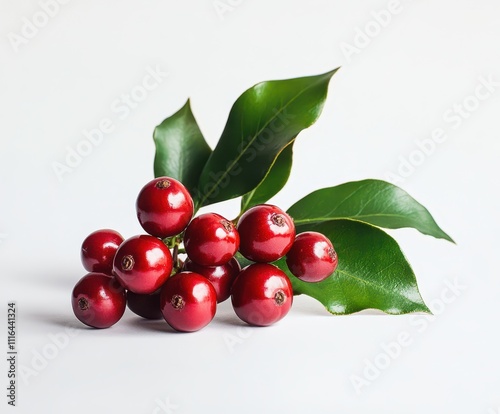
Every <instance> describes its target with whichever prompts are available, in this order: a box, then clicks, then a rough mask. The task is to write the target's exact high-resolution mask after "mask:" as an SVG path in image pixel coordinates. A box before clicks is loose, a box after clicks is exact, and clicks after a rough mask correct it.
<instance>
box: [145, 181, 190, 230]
mask: <svg viewBox="0 0 500 414" xmlns="http://www.w3.org/2000/svg"><path fill="white" fill-rule="evenodd" d="M136 210H137V218H138V219H139V223H141V226H142V228H143V229H144V230H145V231H146V233H149V234H151V235H152V236H155V237H159V238H161V239H164V238H165V237H170V236H174V235H176V234H179V233H181V232H182V231H183V230H184V229H185V228H186V226H187V225H188V223H189V221H190V220H191V218H192V217H193V211H194V210H193V199H192V198H191V195H190V194H189V192H188V190H187V189H186V187H184V185H182V183H180V182H179V181H177V180H175V179H173V178H169V177H159V178H156V179H154V180H152V181H150V182H149V183H147V184H146V185H145V186H144V187H143V188H142V190H141V191H140V193H139V195H138V196H137V202H136Z"/></svg>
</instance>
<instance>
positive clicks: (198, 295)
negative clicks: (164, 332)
mask: <svg viewBox="0 0 500 414" xmlns="http://www.w3.org/2000/svg"><path fill="white" fill-rule="evenodd" d="M160 308H161V312H162V314H163V317H164V318H165V320H166V321H167V322H168V324H169V325H170V326H171V327H172V328H174V329H175V330H177V331H181V332H194V331H198V330H200V329H201V328H203V327H204V326H206V325H208V324H209V323H210V321H211V320H212V319H213V318H214V316H215V311H216V308H217V293H216V292H215V289H214V287H213V286H212V284H211V283H210V282H209V281H208V280H207V279H206V278H205V277H203V276H202V275H199V274H198V273H194V272H180V273H177V274H176V275H174V276H172V277H170V278H169V279H168V280H167V282H166V283H165V285H164V286H163V287H162V289H161V296H160Z"/></svg>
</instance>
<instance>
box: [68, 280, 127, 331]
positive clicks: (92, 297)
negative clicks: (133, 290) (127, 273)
mask: <svg viewBox="0 0 500 414" xmlns="http://www.w3.org/2000/svg"><path fill="white" fill-rule="evenodd" d="M126 302H127V299H126V295H125V289H124V288H123V287H122V286H121V285H120V284H119V283H118V281H117V280H116V279H115V278H114V277H111V276H109V275H105V274H103V273H88V274H87V275H85V276H84V277H83V278H81V279H80V280H79V281H78V283H77V284H76V285H75V287H74V289H73V292H72V294H71V305H72V307H73V312H74V313H75V316H76V317H77V318H78V319H79V320H80V321H81V322H83V323H84V324H85V325H88V326H91V327H93V328H109V327H110V326H112V325H114V324H115V323H116V322H118V321H119V320H120V319H121V317H122V316H123V313H124V312H125V306H126Z"/></svg>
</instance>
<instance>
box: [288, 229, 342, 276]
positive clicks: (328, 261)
mask: <svg viewBox="0 0 500 414" xmlns="http://www.w3.org/2000/svg"><path fill="white" fill-rule="evenodd" d="M286 264H287V265H288V268H289V269H290V272H292V273H293V274H294V275H295V276H297V277H298V278H299V279H302V280H304V281H306V282H320V281H322V280H324V279H326V278H327V277H328V276H330V275H331V274H332V273H333V272H334V271H335V269H336V268H337V264H338V256H337V253H336V252H335V249H334V248H333V244H332V242H331V241H330V240H329V239H328V237H326V236H325V235H324V234H321V233H317V232H315V231H306V232H304V233H300V234H298V235H297V237H296V238H295V241H294V243H293V245H292V248H291V249H290V250H289V251H288V253H287V255H286Z"/></svg>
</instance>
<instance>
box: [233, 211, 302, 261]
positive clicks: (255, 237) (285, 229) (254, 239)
mask: <svg viewBox="0 0 500 414" xmlns="http://www.w3.org/2000/svg"><path fill="white" fill-rule="evenodd" d="M237 228H238V232H239V233H240V253H241V254H242V255H243V256H245V257H246V258H247V259H249V260H252V261H254V262H274V261H275V260H278V259H279V258H281V257H283V256H284V255H285V254H286V253H287V252H288V250H289V249H290V248H291V247H292V244H293V241H294V239H295V225H294V224H293V220H292V218H291V217H290V216H289V215H288V214H286V213H285V212H284V211H283V210H281V209H280V208H279V207H276V206H273V205H270V204H260V205H257V206H254V207H252V208H250V209H248V210H247V211H246V212H245V213H243V215H242V216H241V217H240V219H239V221H238V227H237Z"/></svg>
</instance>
